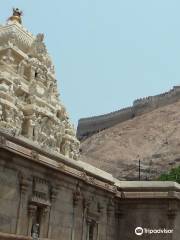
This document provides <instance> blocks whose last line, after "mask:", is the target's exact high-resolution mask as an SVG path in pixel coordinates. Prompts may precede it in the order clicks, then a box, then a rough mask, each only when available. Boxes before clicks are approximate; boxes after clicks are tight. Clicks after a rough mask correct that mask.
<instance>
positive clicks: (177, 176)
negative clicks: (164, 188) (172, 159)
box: [159, 166, 180, 183]
mask: <svg viewBox="0 0 180 240" xmlns="http://www.w3.org/2000/svg"><path fill="white" fill-rule="evenodd" d="M159 180H161V181H175V182H177V183H180V166H179V167H177V168H172V169H171V170H170V171H169V172H168V173H163V174H161V176H160V177H159Z"/></svg>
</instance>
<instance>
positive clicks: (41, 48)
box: [29, 33, 47, 59]
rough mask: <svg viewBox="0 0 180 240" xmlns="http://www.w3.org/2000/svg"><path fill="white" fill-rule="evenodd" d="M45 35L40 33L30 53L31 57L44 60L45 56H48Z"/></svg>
mask: <svg viewBox="0 0 180 240" xmlns="http://www.w3.org/2000/svg"><path fill="white" fill-rule="evenodd" d="M43 40H44V34H42V33H39V34H37V36H36V38H35V40H34V42H33V44H32V46H31V50H30V52H29V55H31V56H33V57H37V58H40V59H41V58H42V56H43V55H44V54H47V50H46V46H45V44H44V42H43Z"/></svg>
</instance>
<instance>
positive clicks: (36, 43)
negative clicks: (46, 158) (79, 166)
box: [0, 9, 79, 160]
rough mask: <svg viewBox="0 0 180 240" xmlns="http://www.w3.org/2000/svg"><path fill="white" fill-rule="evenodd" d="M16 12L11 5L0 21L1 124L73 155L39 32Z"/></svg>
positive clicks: (70, 132) (72, 136) (76, 144)
mask: <svg viewBox="0 0 180 240" xmlns="http://www.w3.org/2000/svg"><path fill="white" fill-rule="evenodd" d="M21 15H22V12H20V11H19V9H13V15H12V16H11V17H10V18H9V19H8V22H7V24H5V25H4V26H2V25H1V26H0V128H1V129H3V130H4V131H6V132H8V133H9V134H12V135H14V136H16V137H17V136H19V137H20V138H23V139H24V140H25V141H28V142H29V141H30V142H31V143H32V142H33V143H34V144H38V145H39V146H41V147H42V148H43V149H46V150H47V151H53V152H58V153H59V154H63V155H65V156H66V157H68V158H71V159H75V160H77V159H78V154H79V141H78V140H77V139H76V136H75V135H76V133H75V130H74V128H73V127H72V125H71V124H70V122H69V118H68V114H67V112H66V109H65V107H64V106H63V104H62V103H61V102H60V100H59V94H58V91H57V80H56V78H55V71H54V65H53V63H52V61H51V58H50V56H49V54H48V52H47V49H46V46H45V43H44V41H43V40H44V35H43V34H38V35H37V36H33V35H32V34H31V33H29V32H28V31H27V30H26V29H25V28H24V27H23V26H22V24H21V23H22V20H21Z"/></svg>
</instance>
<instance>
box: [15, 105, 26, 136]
mask: <svg viewBox="0 0 180 240" xmlns="http://www.w3.org/2000/svg"><path fill="white" fill-rule="evenodd" d="M23 120H24V114H23V112H22V111H21V110H20V111H19V112H18V113H17V114H16V116H15V126H16V132H15V134H16V135H18V136H19V135H20V134H21V132H22V124H23Z"/></svg>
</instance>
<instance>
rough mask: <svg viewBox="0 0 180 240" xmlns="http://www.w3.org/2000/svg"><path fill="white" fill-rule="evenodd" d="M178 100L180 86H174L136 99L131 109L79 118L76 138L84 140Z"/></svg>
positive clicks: (179, 98) (179, 97)
mask: <svg viewBox="0 0 180 240" xmlns="http://www.w3.org/2000/svg"><path fill="white" fill-rule="evenodd" d="M178 100H180V86H174V87H173V89H171V90H170V91H168V92H165V93H162V94H159V95H155V96H149V97H145V98H140V99H137V100H135V101H134V102H133V105H132V106H131V107H127V108H123V109H120V110H118V111H115V112H111V113H107V114H104V115H99V116H93V117H88V118H81V119H80V120H79V121H78V127H77V137H78V139H79V140H84V139H86V138H88V137H90V136H92V135H93V134H95V133H98V132H100V131H102V130H104V129H107V128H110V127H112V126H114V125H116V124H118V123H121V122H124V121H127V120H130V119H132V118H134V117H136V116H139V115H142V114H144V113H148V112H151V111H153V110H155V109H157V108H159V107H163V106H166V105H169V104H171V103H174V102H176V101H178Z"/></svg>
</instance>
